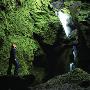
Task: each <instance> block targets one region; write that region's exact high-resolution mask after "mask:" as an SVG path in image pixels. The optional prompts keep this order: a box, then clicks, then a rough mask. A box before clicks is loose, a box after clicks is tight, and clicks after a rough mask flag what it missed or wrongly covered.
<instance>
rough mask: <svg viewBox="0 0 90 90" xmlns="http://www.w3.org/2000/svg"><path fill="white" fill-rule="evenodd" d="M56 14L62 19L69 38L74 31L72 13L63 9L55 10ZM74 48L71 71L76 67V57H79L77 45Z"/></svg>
mask: <svg viewBox="0 0 90 90" xmlns="http://www.w3.org/2000/svg"><path fill="white" fill-rule="evenodd" d="M55 14H56V15H57V16H58V18H59V19H60V22H61V24H62V26H63V29H64V31H65V34H66V36H67V37H68V38H69V37H70V35H71V32H72V31H73V29H72V27H73V21H72V17H71V15H69V14H66V13H64V12H62V11H61V10H59V11H55ZM72 49H73V52H72V53H73V56H74V58H73V60H74V61H73V62H72V63H70V66H69V67H70V71H72V70H73V69H74V68H75V65H74V62H75V60H76V57H77V49H76V47H75V46H73V47H72Z"/></svg>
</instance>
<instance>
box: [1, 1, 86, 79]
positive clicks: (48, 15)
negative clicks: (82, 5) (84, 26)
mask: <svg viewBox="0 0 90 90" xmlns="http://www.w3.org/2000/svg"><path fill="white" fill-rule="evenodd" d="M50 1H51V0H1V1H0V75H5V74H6V72H7V68H8V58H9V54H10V46H11V44H12V43H16V45H17V57H18V60H19V62H20V69H19V75H26V74H34V75H35V76H36V77H37V79H38V80H42V78H43V76H44V69H43V68H35V67H33V64H32V61H33V59H34V53H35V52H36V51H37V49H38V48H39V49H40V50H39V52H41V48H40V47H39V45H38V43H37V42H36V41H35V40H34V39H33V32H35V33H38V34H40V35H41V36H44V42H46V43H48V44H52V43H53V42H54V41H55V38H56V32H57V28H59V27H60V24H59V20H58V18H57V17H56V16H55V14H54V12H53V11H52V10H50V8H49V6H50ZM86 12H87V11H85V12H84V13H83V11H82V13H81V14H83V15H84V14H85V13H86ZM84 16H85V15H84ZM84 16H83V17H82V15H81V17H80V19H81V20H82V19H84Z"/></svg>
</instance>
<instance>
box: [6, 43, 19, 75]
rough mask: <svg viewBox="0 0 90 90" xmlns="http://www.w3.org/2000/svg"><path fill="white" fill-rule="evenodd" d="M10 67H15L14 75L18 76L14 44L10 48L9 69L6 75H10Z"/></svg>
mask: <svg viewBox="0 0 90 90" xmlns="http://www.w3.org/2000/svg"><path fill="white" fill-rule="evenodd" d="M12 65H14V66H15V69H14V75H18V68H19V63H18V60H17V58H16V44H14V43H13V44H12V46H11V51H10V58H9V67H8V70H7V75H11V69H12Z"/></svg>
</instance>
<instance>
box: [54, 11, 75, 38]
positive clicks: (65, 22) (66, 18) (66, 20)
mask: <svg viewBox="0 0 90 90" xmlns="http://www.w3.org/2000/svg"><path fill="white" fill-rule="evenodd" d="M55 13H56V15H57V16H58V18H59V19H60V21H61V24H62V26H63V29H64V31H65V34H66V36H67V37H69V36H70V33H71V31H72V29H71V27H70V26H69V25H70V24H73V22H72V17H71V15H69V14H65V13H64V12H62V11H61V10H60V11H56V12H55Z"/></svg>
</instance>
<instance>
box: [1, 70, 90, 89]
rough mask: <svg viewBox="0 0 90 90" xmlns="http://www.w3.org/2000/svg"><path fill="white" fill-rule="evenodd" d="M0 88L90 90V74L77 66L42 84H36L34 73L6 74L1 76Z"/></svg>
mask: <svg viewBox="0 0 90 90" xmlns="http://www.w3.org/2000/svg"><path fill="white" fill-rule="evenodd" d="M0 90H90V74H88V73H87V72H85V71H83V70H81V69H79V68H77V69H75V70H73V71H72V72H68V73H66V74H63V75H58V76H55V77H54V78H52V79H50V80H48V81H46V82H44V83H41V84H36V82H35V77H34V76H33V75H27V76H6V75H5V76H0Z"/></svg>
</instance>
